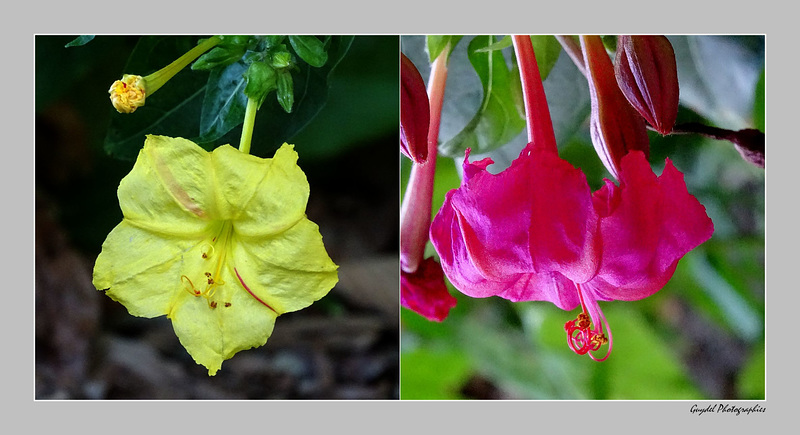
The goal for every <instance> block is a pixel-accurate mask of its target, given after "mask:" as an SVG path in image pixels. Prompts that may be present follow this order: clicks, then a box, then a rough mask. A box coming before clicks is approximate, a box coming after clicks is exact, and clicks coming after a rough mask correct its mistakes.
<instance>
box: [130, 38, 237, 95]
mask: <svg viewBox="0 0 800 435" xmlns="http://www.w3.org/2000/svg"><path fill="white" fill-rule="evenodd" d="M221 41H222V39H220V37H219V36H212V37H210V38H208V39H206V40H204V41H202V42H201V43H199V44H197V45H196V46H195V47H194V48H192V49H191V50H189V51H187V52H186V53H185V54H184V55H183V56H181V57H179V58H177V59H176V60H175V61H174V62H172V63H171V64H169V65H167V66H165V67H164V68H161V69H160V70H158V71H156V72H154V73H153V74H150V75H149V76H147V77H145V78H144V80H145V83H146V86H147V88H146V89H147V96H148V97H149V96H150V95H152V94H153V93H154V92H155V91H157V90H158V89H159V88H161V86H164V84H165V83H167V81H169V79H171V78H172V77H173V76H175V74H178V73H179V72H180V71H181V70H182V69H184V68H185V67H186V66H187V65H189V64H190V63H192V62H194V61H195V59H197V58H198V57H200V56H201V55H202V54H203V53H205V52H206V51H208V50H210V49H211V48H213V47H214V46H215V45H217V44H219V43H220V42H221Z"/></svg>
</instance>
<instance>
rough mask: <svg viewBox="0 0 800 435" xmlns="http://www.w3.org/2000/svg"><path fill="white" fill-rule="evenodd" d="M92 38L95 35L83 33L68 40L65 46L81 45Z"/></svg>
mask: <svg viewBox="0 0 800 435" xmlns="http://www.w3.org/2000/svg"><path fill="white" fill-rule="evenodd" d="M92 39H94V35H81V36H78V37H77V38H75V39H73V40H72V41H70V42H68V43H67V44H66V45H65V46H64V47H80V46H82V45H86V44H88V43H89V42H90V41H91V40H92Z"/></svg>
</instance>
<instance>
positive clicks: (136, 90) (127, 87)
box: [108, 74, 147, 113]
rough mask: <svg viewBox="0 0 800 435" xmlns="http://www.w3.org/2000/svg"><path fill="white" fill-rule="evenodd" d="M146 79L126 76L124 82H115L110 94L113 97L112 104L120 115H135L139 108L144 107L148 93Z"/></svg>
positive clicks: (123, 77) (130, 75) (109, 91)
mask: <svg viewBox="0 0 800 435" xmlns="http://www.w3.org/2000/svg"><path fill="white" fill-rule="evenodd" d="M145 83H146V81H145V79H144V78H142V76H137V75H133V74H125V75H123V76H122V80H117V81H115V82H114V83H113V84H112V85H111V88H110V89H109V90H108V93H109V94H110V95H111V104H113V105H114V108H115V109H117V112H119V113H133V112H134V110H136V108H137V107H141V106H144V98H145V94H146V93H147V91H146V87H145Z"/></svg>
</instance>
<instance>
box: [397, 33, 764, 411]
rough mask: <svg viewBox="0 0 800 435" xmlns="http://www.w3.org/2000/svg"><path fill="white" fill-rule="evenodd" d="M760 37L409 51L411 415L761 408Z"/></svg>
mask: <svg viewBox="0 0 800 435" xmlns="http://www.w3.org/2000/svg"><path fill="white" fill-rule="evenodd" d="M765 39H766V38H765V36H764V35H757V34H756V35H402V36H401V38H400V40H401V82H402V86H401V105H400V109H401V110H400V112H401V113H400V118H401V119H400V124H401V130H400V131H401V152H402V156H401V216H400V227H401V229H400V245H401V247H400V269H401V304H402V307H403V308H402V310H401V317H400V331H401V346H400V372H401V373H400V399H402V400H693V401H698V400H756V401H758V400H765V372H766V370H765V305H766V294H765V244H764V233H765V161H766V159H765V142H766V140H765V132H766V119H765V93H764V89H765V63H766V62H765V60H766V59H765V51H766V50H765V45H766V40H765Z"/></svg>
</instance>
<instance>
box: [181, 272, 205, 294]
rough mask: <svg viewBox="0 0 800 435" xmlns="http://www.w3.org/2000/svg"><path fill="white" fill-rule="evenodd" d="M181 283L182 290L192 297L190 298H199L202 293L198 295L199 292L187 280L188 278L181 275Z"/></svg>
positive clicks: (190, 281)
mask: <svg viewBox="0 0 800 435" xmlns="http://www.w3.org/2000/svg"><path fill="white" fill-rule="evenodd" d="M181 282H182V283H183V288H184V289H185V290H186V291H187V292H189V294H190V295H192V296H200V295H201V294H202V293H200V290H197V288H195V286H194V284H192V280H191V279H189V277H188V276H186V275H181ZM187 283H188V284H189V285H188V286H187V285H186V284H187Z"/></svg>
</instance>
